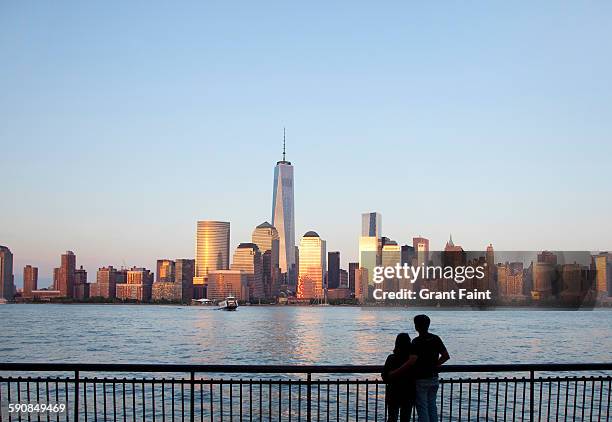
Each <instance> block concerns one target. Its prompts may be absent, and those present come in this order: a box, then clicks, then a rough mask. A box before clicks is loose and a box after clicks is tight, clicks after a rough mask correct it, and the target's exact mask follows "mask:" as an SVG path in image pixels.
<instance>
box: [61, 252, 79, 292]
mask: <svg viewBox="0 0 612 422" xmlns="http://www.w3.org/2000/svg"><path fill="white" fill-rule="evenodd" d="M75 271H76V255H75V254H74V252H72V251H66V253H65V254H63V255H62V260H61V266H60V267H59V272H58V280H57V283H58V286H57V287H58V288H57V290H59V291H60V295H61V296H62V297H69V298H72V297H74V277H75V276H74V273H75Z"/></svg>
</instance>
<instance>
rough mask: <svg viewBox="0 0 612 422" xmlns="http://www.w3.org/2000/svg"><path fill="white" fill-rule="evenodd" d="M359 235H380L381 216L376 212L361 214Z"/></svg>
mask: <svg viewBox="0 0 612 422" xmlns="http://www.w3.org/2000/svg"><path fill="white" fill-rule="evenodd" d="M361 236H363V237H382V216H381V215H380V213H377V212H366V213H363V214H361Z"/></svg>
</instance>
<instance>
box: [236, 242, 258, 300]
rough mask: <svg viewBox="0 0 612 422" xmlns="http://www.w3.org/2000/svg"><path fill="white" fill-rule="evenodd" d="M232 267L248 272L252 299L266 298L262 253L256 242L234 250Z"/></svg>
mask: <svg viewBox="0 0 612 422" xmlns="http://www.w3.org/2000/svg"><path fill="white" fill-rule="evenodd" d="M231 269H232V270H233V271H242V272H244V274H246V276H247V285H248V287H249V297H250V298H251V300H256V299H264V297H265V295H264V287H263V280H262V279H263V264H262V259H261V253H260V252H259V248H258V247H257V245H256V244H255V243H241V244H240V245H238V247H237V248H236V252H234V257H233V259H232V267H231Z"/></svg>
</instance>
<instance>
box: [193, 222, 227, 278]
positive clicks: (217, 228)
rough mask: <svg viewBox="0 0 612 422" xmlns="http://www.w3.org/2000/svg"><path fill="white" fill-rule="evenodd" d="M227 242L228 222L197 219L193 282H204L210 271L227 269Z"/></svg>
mask: <svg viewBox="0 0 612 422" xmlns="http://www.w3.org/2000/svg"><path fill="white" fill-rule="evenodd" d="M229 243H230V223H229V222H226V221H198V226H197V233H196V256H195V277H197V278H198V279H197V280H194V284H205V279H206V276H207V275H208V273H209V272H210V271H213V270H227V269H229Z"/></svg>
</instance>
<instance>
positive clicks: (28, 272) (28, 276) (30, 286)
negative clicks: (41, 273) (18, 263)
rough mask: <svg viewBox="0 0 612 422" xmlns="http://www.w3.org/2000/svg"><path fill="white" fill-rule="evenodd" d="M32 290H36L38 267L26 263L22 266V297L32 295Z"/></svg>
mask: <svg viewBox="0 0 612 422" xmlns="http://www.w3.org/2000/svg"><path fill="white" fill-rule="evenodd" d="M34 290H38V268H36V267H33V266H31V265H26V266H25V267H23V297H25V298H31V297H33V295H32V292H33V291H34Z"/></svg>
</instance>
